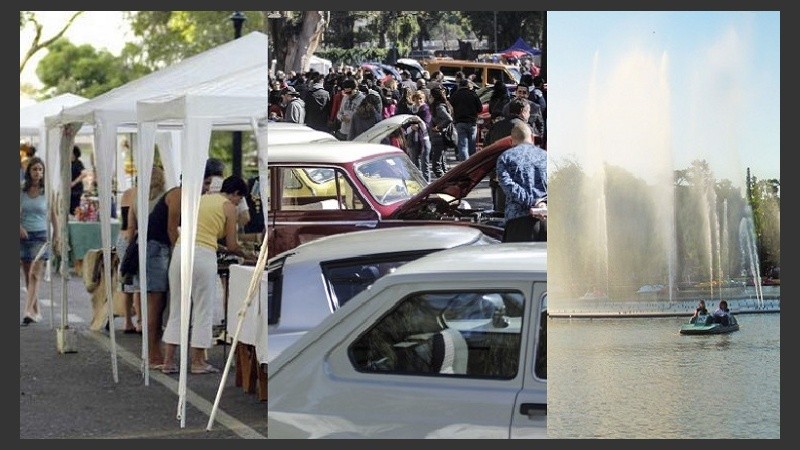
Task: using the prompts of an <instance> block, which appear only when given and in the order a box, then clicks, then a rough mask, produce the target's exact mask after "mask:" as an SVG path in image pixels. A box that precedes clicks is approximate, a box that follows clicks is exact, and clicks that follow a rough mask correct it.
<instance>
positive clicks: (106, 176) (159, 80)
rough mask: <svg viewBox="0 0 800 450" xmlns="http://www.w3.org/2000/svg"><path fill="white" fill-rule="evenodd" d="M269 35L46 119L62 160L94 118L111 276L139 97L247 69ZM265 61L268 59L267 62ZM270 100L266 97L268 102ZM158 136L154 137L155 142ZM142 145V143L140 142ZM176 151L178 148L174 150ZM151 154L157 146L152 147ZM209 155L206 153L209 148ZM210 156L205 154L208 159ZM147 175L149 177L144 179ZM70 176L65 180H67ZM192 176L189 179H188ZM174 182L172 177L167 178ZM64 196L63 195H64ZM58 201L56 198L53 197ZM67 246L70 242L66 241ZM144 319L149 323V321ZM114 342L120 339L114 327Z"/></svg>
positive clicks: (169, 167) (169, 158) (168, 167)
mask: <svg viewBox="0 0 800 450" xmlns="http://www.w3.org/2000/svg"><path fill="white" fill-rule="evenodd" d="M266 49H267V36H266V35H265V34H263V33H259V32H252V33H250V34H247V35H245V36H242V37H241V38H239V39H235V40H233V41H230V42H227V43H225V44H222V45H219V46H217V47H214V48H212V49H209V50H206V51H205V52H202V53H199V54H197V55H194V56H192V57H189V58H186V59H184V60H182V61H180V62H178V63H175V64H173V65H171V66H168V67H165V68H163V69H161V70H158V71H156V72H153V73H150V74H148V75H145V76H143V77H141V78H139V79H136V80H134V81H131V82H129V83H127V84H124V85H122V86H120V87H117V88H115V89H112V90H111V91H108V92H106V93H105V94H103V95H100V96H98V97H96V98H93V99H91V100H89V101H86V102H84V103H81V104H79V105H76V106H73V107H71V108H67V109H64V110H63V111H61V112H60V113H58V114H56V115H54V116H49V117H47V118H46V119H45V122H46V124H47V129H48V134H47V138H48V140H47V151H48V154H50V153H51V152H52V153H53V154H60V155H61V160H62V161H68V160H69V156H68V155H69V152H70V149H71V147H72V142H73V139H74V137H75V130H77V129H80V128H81V126H82V125H83V124H85V123H89V124H93V125H94V126H95V128H94V143H95V156H96V157H97V181H98V194H99V196H100V212H101V215H100V222H101V235H102V242H103V248H104V254H103V261H104V269H105V271H106V274H105V275H106V278H107V279H110V276H111V274H110V270H111V264H110V262H111V254H110V248H111V223H110V212H111V205H110V201H111V170H110V168H111V163H112V162H113V160H114V155H115V153H116V152H117V140H116V137H117V133H118V132H119V130H120V129H122V128H126V127H133V128H134V129H136V128H137V127H138V122H137V116H136V102H137V101H139V100H144V99H149V98H154V97H158V96H164V95H170V94H172V95H179V94H182V93H185V92H187V91H188V90H189V89H190V88H191V87H193V86H197V85H199V84H202V83H205V82H207V81H210V80H214V79H218V78H220V77H223V76H225V75H228V74H231V73H233V72H236V71H239V70H242V68H246V67H251V66H252V65H253V64H254V61H260V60H261V59H264V58H265V57H266V53H267V50H266ZM264 65H265V66H266V62H265V63H264ZM266 73H267V72H266V70H265V71H264V85H265V86H266V79H267V78H266V77H267V75H266ZM264 104H265V105H266V103H264ZM165 132H167V133H171V135H172V137H173V139H176V138H177V137H179V136H180V134H181V133H180V132H177V131H165ZM152 143H153V141H150V144H151V145H152ZM140 145H141V144H140ZM159 148H160V150H162V152H161V153H160V155H161V157H162V162H164V166H165V167H164V168H165V172H167V173H170V172H173V173H174V172H175V171H174V168H175V166H176V163H177V161H175V160H177V158H176V157H175V154H177V149H178V148H180V144H178V143H175V142H174V141H173V143H172V146H171V148H172V149H175V150H168V151H163V150H164V149H163V148H161V147H159ZM173 152H174V153H173ZM150 154H152V150H151V152H150ZM206 155H207V153H206ZM204 161H205V159H203V162H204ZM136 163H137V166H138V167H145V166H147V167H150V166H151V165H152V162H150V164H149V165H148V164H142V163H143V162H142V161H137V162H136ZM58 167H60V169H61V176H60V179H61V180H62V183H63V184H61V185H59V186H63V185H66V184H68V183H69V165H68V164H66V163H64V164H61V165H60V166H58ZM149 173H150V172H149V170H148V171H144V172H141V171H140V172H139V178H140V179H139V182H140V185H142V186H144V187H145V189H146V188H147V187H149ZM144 178H148V180H147V181H146V184H144V183H145V180H144ZM64 180H66V181H64ZM184 181H187V180H184ZM168 184H169V183H168ZM58 190H59V189H54V190H51V192H54V191H58ZM62 201H63V200H62ZM52 204H56V202H55V201H54V202H52ZM183 214H185V215H186V216H189V215H191V214H192V212H189V211H184V212H183ZM59 222H60V223H59V228H60V229H62V230H63V229H64V228H65V227H66V211H61V212H60V214H59ZM62 246H66V243H63V244H62ZM65 272H66V267H64V265H63V264H62V276H66V275H65ZM62 295H63V297H64V299H63V300H64V304H65V305H66V304H67V299H66V289H64V293H63V294H62ZM106 298H107V299H110V298H111V289H110V286H108V287H107V289H106ZM145 299H146V296H143V298H142V307H143V308H146V306H147V305H146V300H145ZM146 317H147V316H146V315H145V321H144V324H143V325H144V326H145V329H146V327H147V321H146ZM112 323H113V322H112ZM66 326H67V324H66V318H64V317H62V324H61V327H62V328H66ZM111 336H112V346H114V344H115V342H114V339H113V336H114V335H113V333H112V335H111ZM142 341H143V343H142V345H143V352H146V342H145V339H143V340H142ZM112 361H113V363H112V371H113V374H114V380H115V381H117V380H118V377H117V371H116V354H115V353H114V355H112ZM148 373H149V370H148V368H147V367H146V368H145V383H146V384H148V382H149V377H148Z"/></svg>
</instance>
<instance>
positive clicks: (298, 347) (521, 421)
mask: <svg viewBox="0 0 800 450" xmlns="http://www.w3.org/2000/svg"><path fill="white" fill-rule="evenodd" d="M337 237H338V236H337ZM546 246H547V244H546V243H523V244H514V243H508V244H494V245H489V246H475V245H462V246H459V247H457V248H452V249H449V250H442V251H438V252H435V253H431V254H429V255H427V256H424V257H420V258H418V259H416V260H413V261H410V262H407V263H405V264H403V265H401V266H399V267H397V268H395V269H394V270H390V271H389V273H387V274H385V275H384V276H382V277H380V278H379V279H377V281H375V282H374V283H373V284H371V286H370V287H369V288H367V289H362V290H361V292H360V293H359V294H357V295H355V296H354V297H352V298H350V299H349V301H347V302H346V303H345V304H344V305H341V306H340V307H339V308H338V309H336V310H335V311H333V312H332V313H329V314H327V316H326V317H325V318H324V319H322V321H321V322H320V323H319V324H318V325H316V326H315V327H313V328H312V329H310V330H308V331H307V332H305V333H304V334H303V335H302V336H300V337H299V338H297V339H296V340H295V341H294V342H293V343H292V344H290V345H288V346H287V347H286V348H284V349H283V351H281V352H280V354H278V355H277V356H276V358H275V359H274V360H272V361H271V362H270V363H269V368H268V369H269V370H268V376H269V387H270V397H269V400H268V405H267V416H268V427H269V437H270V438H523V437H527V438H531V437H536V438H542V437H546V430H547V339H546V336H547V330H546V324H547V251H546ZM310 266H311V265H309V266H308V270H312V269H311V268H310ZM284 270H285V267H284ZM313 270H317V269H316V268H314V269H313ZM323 270H324V269H323ZM327 270H329V271H330V270H333V268H331V267H330V266H328V267H327ZM270 273H273V272H270ZM349 273H351V274H352V273H353V272H352V271H351V272H349ZM309 275H311V273H309ZM283 276H286V274H285V272H284V275H283ZM368 277H369V275H368ZM280 278H281V275H276V276H275V277H274V280H275V283H277V282H278V280H279V279H280ZM328 288H329V289H330V287H328ZM276 289H279V288H278V285H277V284H274V285H272V284H271V292H272V293H273V294H272V295H273V296H275V295H276V294H275V290H276ZM285 294H286V292H284V295H283V301H282V306H281V308H282V309H283V308H287V312H288V303H289V302H295V303H302V302H303V298H304V294H303V293H299V292H298V293H294V295H293V296H292V297H286V295H285ZM297 306H299V305H295V307H297ZM271 339H273V336H272V334H270V340H271Z"/></svg>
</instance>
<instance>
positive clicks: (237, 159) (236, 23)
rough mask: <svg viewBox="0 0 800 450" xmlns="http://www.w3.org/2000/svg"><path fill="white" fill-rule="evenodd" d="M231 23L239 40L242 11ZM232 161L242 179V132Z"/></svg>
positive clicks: (236, 138) (236, 135)
mask: <svg viewBox="0 0 800 450" xmlns="http://www.w3.org/2000/svg"><path fill="white" fill-rule="evenodd" d="M229 18H230V19H231V22H232V23H233V38H234V39H239V38H240V37H242V24H243V23H244V21H245V20H247V17H246V16H245V15H244V13H243V12H241V11H234V12H233V14H231V16H230V17H229ZM232 153H233V154H232V157H233V158H232V159H233V175H235V176H237V177H240V178H241V176H242V132H241V131H234V132H233V152H232Z"/></svg>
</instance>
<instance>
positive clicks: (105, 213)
mask: <svg viewBox="0 0 800 450" xmlns="http://www.w3.org/2000/svg"><path fill="white" fill-rule="evenodd" d="M117 125H118V124H117V123H115V122H113V121H106V120H98V121H97V122H96V123H95V127H94V148H95V149H96V150H97V151H95V155H94V156H95V182H96V183H97V195H98V197H99V202H98V203H99V208H100V214H99V215H100V239H101V242H102V245H103V272H104V273H103V276H105V279H106V280H111V245H112V243H111V196H112V195H113V193H112V191H111V175H112V174H113V173H114V159H115V158H114V154H115V153H116V149H117ZM112 287H113V286H112V283H110V282H109V283H105V291H106V292H105V294H106V305H107V306H108V307H107V311H108V326H109V330H110V331H109V337H110V339H111V372H112V374H113V377H114V382H119V372H118V370H117V345H116V333H115V332H114V307H113V304H114V302H113V298H112V294H111V292H112Z"/></svg>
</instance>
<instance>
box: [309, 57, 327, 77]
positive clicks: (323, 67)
mask: <svg viewBox="0 0 800 450" xmlns="http://www.w3.org/2000/svg"><path fill="white" fill-rule="evenodd" d="M331 67H333V63H332V62H331V61H329V60H327V59H325V58H320V57H319V56H315V55H311V59H310V64H309V66H308V68H309V69H311V70H315V71H317V72H319V73H321V74H323V75H327V74H328V72H330V70H331Z"/></svg>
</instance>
